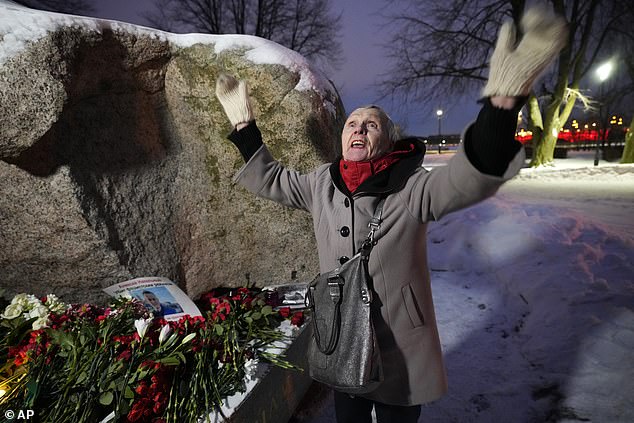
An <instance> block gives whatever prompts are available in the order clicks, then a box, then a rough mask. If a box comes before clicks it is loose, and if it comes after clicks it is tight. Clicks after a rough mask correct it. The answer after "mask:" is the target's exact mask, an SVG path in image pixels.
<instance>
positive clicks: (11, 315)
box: [0, 302, 24, 320]
mask: <svg viewBox="0 0 634 423" xmlns="http://www.w3.org/2000/svg"><path fill="white" fill-rule="evenodd" d="M23 311H24V310H23V309H22V306H21V305H20V304H17V303H13V302H11V304H9V305H8V306H7V308H5V309H4V313H2V314H0V317H2V318H3V319H9V320H10V319H15V318H16V317H18V316H21V315H22V312H23Z"/></svg>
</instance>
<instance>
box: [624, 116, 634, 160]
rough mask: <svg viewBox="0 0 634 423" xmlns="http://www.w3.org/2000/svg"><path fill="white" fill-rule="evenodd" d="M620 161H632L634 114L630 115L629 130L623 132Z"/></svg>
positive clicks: (633, 153) (633, 152)
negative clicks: (623, 138) (623, 140)
mask: <svg viewBox="0 0 634 423" xmlns="http://www.w3.org/2000/svg"><path fill="white" fill-rule="evenodd" d="M621 163H634V116H632V122H630V130H629V131H627V134H625V148H624V149H623V156H622V157H621Z"/></svg>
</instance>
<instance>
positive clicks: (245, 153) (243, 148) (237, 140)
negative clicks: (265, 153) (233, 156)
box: [227, 120, 263, 162]
mask: <svg viewBox="0 0 634 423" xmlns="http://www.w3.org/2000/svg"><path fill="white" fill-rule="evenodd" d="M227 138H228V139H229V141H231V142H232V143H234V144H235V145H236V147H238V150H240V154H242V157H243V158H244V161H245V162H248V161H249V159H250V158H251V157H253V155H254V154H255V152H256V151H258V149H259V148H260V147H261V146H262V144H263V143H262V133H261V132H260V129H259V128H258V127H257V125H256V124H255V121H254V120H252V121H251V122H249V124H248V125H247V126H245V127H244V128H242V129H241V130H239V131H238V130H237V129H234V130H233V132H231V133H230V134H229V136H228V137H227Z"/></svg>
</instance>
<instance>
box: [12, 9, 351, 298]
mask: <svg viewBox="0 0 634 423" xmlns="http://www.w3.org/2000/svg"><path fill="white" fill-rule="evenodd" d="M220 72H229V73H232V74H234V75H236V76H237V77H238V78H242V79H246V80H247V81H248V82H249V85H250V88H251V93H252V95H253V99H254V107H255V110H256V114H257V116H258V125H259V126H260V128H261V130H262V133H263V135H264V137H265V141H266V143H267V144H268V146H269V148H270V149H271V151H272V152H273V154H274V155H275V156H276V157H277V158H279V159H280V160H281V161H282V162H283V163H285V164H286V165H287V166H289V167H290V168H294V169H297V170H300V171H308V170H310V169H312V168H314V167H315V166H317V165H318V164H319V163H323V162H325V161H328V160H331V159H332V158H333V157H334V156H335V155H336V154H337V150H338V148H339V131H340V128H341V125H342V122H343V108H342V105H341V102H340V100H339V98H338V96H337V94H336V91H335V89H334V88H333V87H332V85H331V84H330V83H329V82H328V81H327V80H326V79H325V78H324V77H323V76H321V75H320V74H319V73H318V72H316V71H314V70H313V69H312V68H311V66H310V65H309V64H308V63H307V61H306V60H305V59H304V58H302V57H301V56H300V55H298V54H297V53H295V52H292V51H290V50H288V49H285V48H283V47H281V46H279V45H277V44H274V43H272V42H270V41H267V40H263V39H260V38H256V37H250V36H221V35H219V36H212V35H191V34H190V35H176V34H170V33H165V32H161V31H157V30H151V29H147V28H142V27H138V26H134V25H128V24H122V23H118V22H113V21H106V20H99V19H91V18H81V17H76V16H69V15H61V14H54V13H46V12H40V11H35V10H31V9H25V8H22V7H20V6H17V5H15V4H14V3H11V2H7V1H4V0H0V181H1V182H0V286H1V287H3V288H5V289H6V290H7V291H8V292H7V293H8V294H14V293H17V292H30V293H35V294H38V295H44V294H46V293H49V292H52V293H56V294H57V295H60V296H62V297H63V298H64V299H65V300H66V301H87V300H91V301H95V300H97V299H98V297H100V296H101V295H102V294H101V293H100V291H101V288H102V287H105V286H108V285H111V284H113V283H115V282H121V281H124V280H126V279H131V278H134V277H139V276H165V277H168V278H170V279H172V280H173V281H175V282H177V283H178V284H179V285H180V286H181V287H182V288H183V289H184V290H185V291H186V292H187V293H188V294H189V295H190V296H191V297H193V298H195V297H196V296H198V295H199V294H200V293H201V292H203V291H206V290H208V289H210V288H213V287H216V286H239V285H245V284H255V285H258V286H261V285H268V284H272V283H275V284H279V283H284V282H289V281H291V280H293V279H298V280H309V279H311V278H312V277H313V276H314V275H315V274H316V273H317V272H318V262H317V257H316V253H315V250H314V237H313V231H312V224H311V221H310V216H309V214H308V213H306V212H304V211H298V210H290V209H287V208H283V207H281V206H278V205H276V204H274V203H271V202H269V201H266V200H261V199H258V198H255V197H254V196H253V195H251V194H250V193H248V192H247V191H246V190H244V189H243V188H241V187H239V186H236V185H235V184H234V183H233V182H232V177H233V175H234V174H235V173H236V172H237V170H238V169H239V168H240V167H241V166H242V164H243V160H242V158H241V156H240V154H239V152H238V151H237V149H236V148H235V147H234V146H233V145H232V144H231V143H230V142H229V141H227V140H226V135H227V134H228V133H229V132H230V130H231V128H230V123H229V122H228V120H227V118H226V117H225V116H224V113H223V112H222V109H221V106H220V104H219V102H218V101H217V99H216V98H215V95H214V89H215V80H216V78H217V76H218V74H219V73H220Z"/></svg>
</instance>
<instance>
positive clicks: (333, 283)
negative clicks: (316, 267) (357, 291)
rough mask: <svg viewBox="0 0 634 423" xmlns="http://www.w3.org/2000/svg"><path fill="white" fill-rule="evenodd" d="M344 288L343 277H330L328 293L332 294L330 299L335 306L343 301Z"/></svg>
mask: <svg viewBox="0 0 634 423" xmlns="http://www.w3.org/2000/svg"><path fill="white" fill-rule="evenodd" d="M342 287H343V278H342V277H341V275H334V276H329V277H328V291H329V293H330V299H331V300H332V302H333V303H335V304H337V303H338V302H339V301H340V300H341V291H342Z"/></svg>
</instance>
